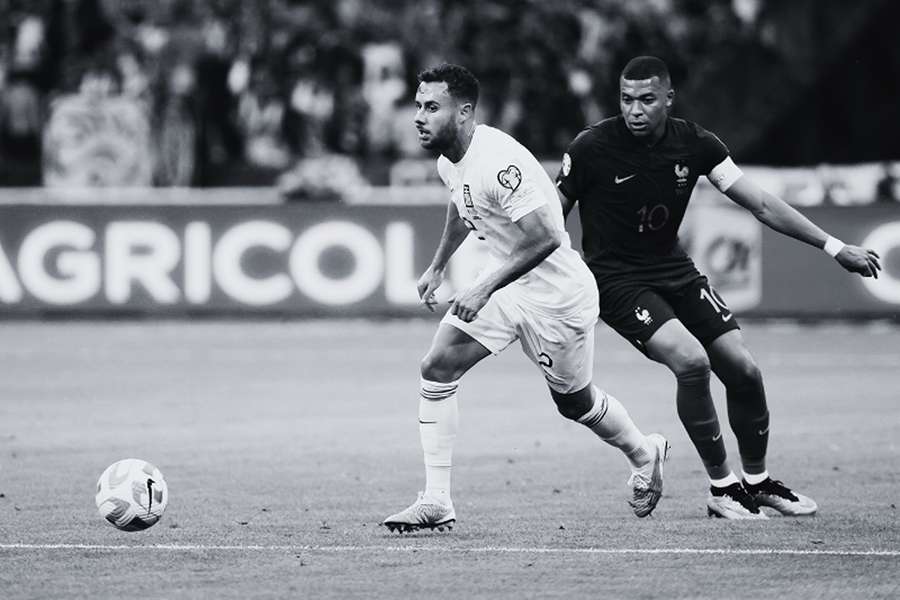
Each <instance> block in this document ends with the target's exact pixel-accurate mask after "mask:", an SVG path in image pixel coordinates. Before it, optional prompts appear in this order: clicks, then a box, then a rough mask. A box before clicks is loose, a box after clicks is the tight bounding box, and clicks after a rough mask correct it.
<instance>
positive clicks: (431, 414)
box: [419, 379, 459, 502]
mask: <svg viewBox="0 0 900 600" xmlns="http://www.w3.org/2000/svg"><path fill="white" fill-rule="evenodd" d="M458 386H459V382H458V381H452V382H450V383H440V382H437V381H428V380H426V379H422V380H421V387H420V389H419V438H420V439H421V441H422V451H423V453H424V456H425V494H426V495H428V496H431V497H433V498H437V499H439V500H444V501H446V502H449V501H450V467H451V462H452V461H451V458H452V455H453V442H454V441H455V440H456V430H457V429H458V428H459V407H458V405H457V402H456V389H457V387H458Z"/></svg>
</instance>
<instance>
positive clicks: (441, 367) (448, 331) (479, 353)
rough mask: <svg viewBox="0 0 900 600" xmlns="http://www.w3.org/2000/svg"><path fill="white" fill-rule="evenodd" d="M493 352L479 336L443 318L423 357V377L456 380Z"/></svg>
mask: <svg viewBox="0 0 900 600" xmlns="http://www.w3.org/2000/svg"><path fill="white" fill-rule="evenodd" d="M490 355H491V351H490V350H488V349H487V348H485V347H484V345H482V344H481V343H480V342H479V341H478V340H476V339H475V338H473V337H472V336H470V335H469V334H467V333H466V332H464V331H462V330H460V329H457V328H455V327H452V326H450V325H447V324H446V323H443V322H442V323H441V324H440V325H438V329H437V331H436V332H435V334H434V338H433V339H432V340H431V347H430V348H429V349H428V353H427V354H426V355H425V358H423V359H422V369H421V370H422V377H424V378H425V379H428V380H430V381H442V382H449V381H455V380H457V379H459V378H460V377H461V376H462V375H463V374H464V373H465V372H466V371H468V370H469V369H471V368H472V367H474V366H475V365H476V364H478V362H480V361H481V360H482V359H484V358H486V357H488V356H490Z"/></svg>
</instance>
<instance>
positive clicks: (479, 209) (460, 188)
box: [437, 125, 596, 305]
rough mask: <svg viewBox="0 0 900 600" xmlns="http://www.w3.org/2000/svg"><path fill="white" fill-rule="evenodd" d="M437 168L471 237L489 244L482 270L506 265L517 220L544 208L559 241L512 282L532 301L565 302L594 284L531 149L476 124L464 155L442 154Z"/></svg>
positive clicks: (518, 231)
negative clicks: (453, 157)
mask: <svg viewBox="0 0 900 600" xmlns="http://www.w3.org/2000/svg"><path fill="white" fill-rule="evenodd" d="M437 167H438V174H440V176H441V180H442V181H443V182H444V184H445V185H446V186H447V187H448V188H449V189H450V195H451V197H452V201H453V202H454V203H455V204H456V208H457V209H458V210H459V215H460V217H461V218H462V219H463V221H464V222H465V223H466V226H467V227H468V228H469V229H470V230H471V234H470V235H474V236H476V237H477V238H478V240H480V241H481V242H482V243H485V244H487V246H488V251H489V255H490V257H491V264H489V265H486V267H485V269H484V272H491V271H494V270H496V269H497V268H498V267H499V266H500V265H502V264H504V263H506V262H507V261H508V259H509V258H510V255H511V254H512V252H513V249H514V248H515V246H516V244H517V243H518V242H519V241H520V240H521V239H522V237H523V233H522V231H521V229H519V227H517V226H516V224H515V222H516V221H518V220H519V219H521V218H522V217H524V216H525V215H527V214H528V213H530V212H532V211H534V210H536V209H537V208H539V207H542V206H548V207H549V208H550V213H551V215H552V216H553V225H554V226H555V228H556V229H557V231H559V233H560V238H561V240H562V243H561V244H560V246H559V248H557V249H556V250H554V251H553V253H552V254H550V255H549V256H548V257H547V258H546V259H544V261H543V262H541V263H540V264H538V265H537V266H535V267H534V268H533V269H531V270H530V271H528V272H527V273H525V274H524V275H522V276H521V277H520V278H519V279H517V280H516V281H515V282H513V284H511V285H515V284H518V285H524V286H526V287H527V288H528V290H527V293H528V296H529V297H531V299H532V300H534V301H536V302H540V303H543V304H551V305H561V304H562V305H564V304H567V299H572V298H573V296H577V295H578V294H577V293H575V292H577V291H578V290H579V289H580V288H583V287H584V286H589V287H594V286H595V285H596V284H595V283H594V278H593V275H591V272H590V270H589V269H588V268H587V266H586V265H585V264H584V262H583V261H582V260H581V257H580V256H579V254H578V253H577V252H576V251H575V250H574V249H573V248H572V243H571V241H570V240H569V234H568V232H567V231H566V229H565V220H564V218H563V214H562V207H561V205H560V202H559V198H558V196H557V193H556V186H554V185H553V181H552V180H551V179H550V176H549V175H548V174H547V171H546V170H544V167H542V166H541V164H540V163H539V162H538V161H537V159H536V158H535V157H534V156H533V155H532V154H531V152H529V150H528V149H527V148H525V146H523V145H522V144H520V143H519V142H517V141H516V140H515V139H514V138H513V137H512V136H510V135H507V134H506V133H504V132H502V131H500V130H499V129H495V128H493V127H489V126H487V125H478V126H476V127H475V133H474V135H473V137H472V142H471V143H470V144H469V148H468V150H467V151H466V153H465V155H464V156H463V157H462V159H460V161H459V162H457V163H453V162H451V161H450V160H449V159H448V158H447V157H446V156H443V155H441V156H440V157H438V161H437Z"/></svg>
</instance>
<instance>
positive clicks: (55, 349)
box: [0, 320, 900, 599]
mask: <svg viewBox="0 0 900 600" xmlns="http://www.w3.org/2000/svg"><path fill="white" fill-rule="evenodd" d="M435 326H436V323H435V322H433V321H427V320H423V321H387V322H382V323H375V322H367V321H311V322H293V321H292V322H286V323H277V322H272V321H262V322H234V321H227V322H210V321H206V322H187V321H186V322H179V321H174V322H141V321H137V322H121V323H107V322H74V323H37V322H28V323H16V322H5V323H2V324H0V336H2V339H3V341H4V343H3V347H2V349H0V590H2V592H0V596H2V597H3V598H113V597H124V596H133V597H142V598H248V597H253V598H284V597H298V598H300V597H302V598H405V597H439V598H443V597H454V598H576V597H601V596H607V597H633V598H656V597H666V598H677V597H689V598H716V599H721V598H738V597H746V598H759V597H766V596H773V595H777V596H785V595H792V596H793V597H798V598H806V597H816V598H829V597H830V598H848V597H866V598H873V597H884V598H889V597H897V596H898V595H900V518H898V509H897V504H898V502H900V498H898V496H900V473H898V468H897V466H896V465H897V464H898V458H900V441H898V440H900V402H898V393H900V328H897V327H895V326H891V325H884V324H875V325H865V326H849V325H840V326H827V327H826V326H822V327H814V326H813V327H800V326H793V325H784V324H765V323H753V322H748V323H745V324H744V333H745V336H746V338H747V340H748V344H749V346H750V348H751V351H752V352H753V353H754V355H755V356H756V358H757V360H758V361H759V363H760V365H761V367H762V369H763V375H764V377H765V379H766V384H767V391H768V396H769V404H770V410H771V413H772V433H771V441H770V461H769V462H770V471H771V472H772V474H773V475H774V476H775V477H777V478H781V479H783V480H784V481H785V482H786V483H788V485H790V486H792V487H795V488H797V489H798V490H800V491H802V492H803V493H806V494H808V495H810V496H812V497H813V498H815V499H816V500H817V501H818V503H819V506H820V514H819V515H818V516H816V517H814V518H804V519H788V518H773V519H771V520H769V521H767V522H741V523H731V522H723V521H719V520H712V519H709V518H707V517H706V512H705V503H704V499H705V494H706V481H705V477H704V475H703V472H702V469H701V468H700V462H699V459H698V458H697V456H696V453H695V451H694V450H693V448H692V446H691V445H690V442H689V440H688V438H687V436H686V434H685V433H684V431H683V429H682V428H681V425H680V423H679V422H678V420H677V416H676V413H675V402H674V380H673V378H672V377H671V375H669V374H668V372H667V371H666V370H665V368H664V367H662V366H660V365H656V364H654V363H651V362H649V361H647V360H646V359H644V358H643V357H642V356H640V355H639V354H638V353H637V352H635V351H634V350H633V349H631V348H630V347H629V346H628V345H627V344H626V343H625V342H624V341H622V340H621V339H619V338H618V337H617V336H615V334H613V333H612V332H611V331H610V330H609V329H608V328H605V327H600V328H599V329H598V336H597V353H596V369H595V381H596V383H597V384H598V385H600V386H601V387H603V388H605V389H607V390H608V391H610V392H611V393H612V394H614V395H616V396H617V397H618V398H619V399H620V400H622V402H623V404H625V406H626V407H627V408H628V409H629V411H630V412H631V414H632V416H633V417H634V419H635V421H636V422H637V423H638V425H639V426H640V427H641V428H642V429H643V430H644V431H645V432H650V431H659V432H661V433H663V434H664V435H666V436H667V437H668V438H669V440H670V442H671V443H672V445H673V446H674V451H673V455H672V458H671V459H670V461H669V463H668V464H667V466H666V481H665V496H664V498H663V500H662V502H661V503H660V505H659V507H658V508H657V510H656V512H655V513H654V516H653V517H651V518H648V519H644V520H638V519H636V518H635V517H634V516H633V515H632V514H631V511H630V509H629V507H628V505H627V504H626V502H625V500H626V498H627V492H628V490H627V488H626V486H625V481H626V479H627V476H628V469H627V466H626V463H625V461H624V459H622V458H621V456H619V455H618V454H617V452H616V451H614V450H613V449H612V448H609V447H607V446H605V445H604V444H602V442H600V441H599V440H597V439H596V438H594V437H593V436H592V435H591V434H590V433H589V432H588V431H587V430H585V429H584V428H583V427H581V426H579V425H577V424H574V423H572V422H569V421H566V420H564V419H563V418H562V417H560V416H559V415H558V414H557V413H556V410H555V408H554V406H553V403H552V401H551V400H550V398H549V395H548V394H547V391H546V388H545V386H544V383H543V379H542V377H541V374H540V373H539V371H538V370H537V369H536V368H534V367H533V366H532V365H531V364H530V363H528V361H527V359H526V358H525V357H524V356H523V355H522V354H521V352H520V350H519V349H518V347H517V346H514V347H511V348H509V349H508V350H507V351H506V352H505V353H504V354H503V355H501V356H500V357H492V358H489V359H487V360H486V361H484V362H483V363H482V364H480V365H478V366H477V367H476V368H475V369H474V370H473V371H472V372H471V373H469V374H468V375H467V376H466V377H465V378H464V379H463V382H462V385H461V387H460V412H461V427H460V435H459V437H458V441H457V445H456V450H455V454H454V463H455V467H454V501H455V504H456V510H457V515H458V518H459V521H458V523H457V525H456V527H455V528H454V530H453V531H452V532H451V533H449V534H448V533H446V532H445V533H443V534H439V533H433V534H432V533H419V534H414V535H407V536H403V537H400V536H399V535H396V534H394V535H391V534H389V533H388V532H387V531H386V530H385V529H384V528H382V527H379V526H378V523H379V522H380V521H381V519H383V518H384V516H385V515H387V514H389V513H392V512H395V511H396V510H398V509H400V508H403V507H404V506H406V505H407V504H409V503H410V502H412V501H413V500H414V499H415V494H416V491H417V490H419V489H421V488H422V485H423V479H424V476H423V469H422V463H421V453H420V448H419V441H418V429H417V425H416V416H417V403H418V400H417V395H416V392H417V386H418V361H419V359H420V358H421V356H422V354H423V353H424V352H425V350H426V348H427V347H428V344H429V341H430V338H431V335H432V333H433V331H434V328H435ZM714 395H715V396H716V398H717V405H718V407H719V414H720V417H722V418H724V417H725V414H726V412H725V406H724V401H723V392H722V388H721V387H720V386H718V384H716V386H715V387H714ZM725 436H726V441H727V444H728V448H729V452H730V454H731V456H732V457H734V458H736V446H735V443H734V439H733V437H731V436H730V432H729V431H726V432H725ZM127 457H136V458H143V459H146V460H149V461H151V462H153V463H155V464H156V465H157V466H159V467H160V469H161V470H162V472H163V474H164V475H165V477H166V480H167V482H168V484H169V491H170V503H169V507H168V510H167V512H166V514H165V516H164V517H163V519H162V520H161V521H160V523H159V524H157V525H156V526H154V527H153V528H151V529H149V530H147V531H144V532H137V533H124V532H119V531H117V530H115V529H113V528H112V527H110V526H109V525H107V524H106V523H105V522H104V521H103V520H102V519H101V518H100V517H99V515H98V514H97V512H96V510H95V508H94V503H93V493H94V488H95V485H96V480H97V477H99V475H100V473H101V472H102V471H103V469H104V468H105V467H106V466H107V465H109V464H110V463H112V462H113V461H115V460H118V459H121V458H127ZM770 514H771V513H770Z"/></svg>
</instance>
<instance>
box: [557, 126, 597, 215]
mask: <svg viewBox="0 0 900 600" xmlns="http://www.w3.org/2000/svg"><path fill="white" fill-rule="evenodd" d="M589 131H590V130H589V129H585V130H584V131H582V132H581V133H579V134H578V136H577V137H576V138H575V139H574V140H572V143H571V144H569V147H568V148H566V152H565V154H563V155H562V164H561V165H560V167H559V173H557V175H556V187H557V188H559V190H560V191H561V192H562V193H563V194H564V195H565V196H566V198H568V199H569V200H578V198H579V197H581V196H582V195H583V194H584V191H585V190H586V189H587V188H588V174H589V173H590V160H589V158H588V156H587V151H588V148H589V143H588V142H589V138H588V133H589Z"/></svg>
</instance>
